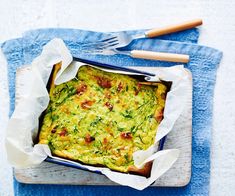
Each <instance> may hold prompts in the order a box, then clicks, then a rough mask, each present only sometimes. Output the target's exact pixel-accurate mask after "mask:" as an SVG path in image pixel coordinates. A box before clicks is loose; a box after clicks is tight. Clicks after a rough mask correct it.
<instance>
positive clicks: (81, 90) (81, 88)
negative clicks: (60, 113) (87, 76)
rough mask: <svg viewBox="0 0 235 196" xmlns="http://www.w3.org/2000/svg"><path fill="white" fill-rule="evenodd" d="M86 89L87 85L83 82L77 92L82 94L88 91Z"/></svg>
mask: <svg viewBox="0 0 235 196" xmlns="http://www.w3.org/2000/svg"><path fill="white" fill-rule="evenodd" d="M86 90H87V85H85V84H82V85H81V86H79V87H78V88H77V94H78V95H82V94H83V93H85V92H86Z"/></svg>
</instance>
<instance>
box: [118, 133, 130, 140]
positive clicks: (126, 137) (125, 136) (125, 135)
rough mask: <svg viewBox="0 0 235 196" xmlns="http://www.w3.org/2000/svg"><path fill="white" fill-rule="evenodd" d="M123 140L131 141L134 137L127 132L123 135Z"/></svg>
mask: <svg viewBox="0 0 235 196" xmlns="http://www.w3.org/2000/svg"><path fill="white" fill-rule="evenodd" d="M120 135H121V138H122V139H131V138H132V135H131V132H127V133H125V132H124V133H121V134H120Z"/></svg>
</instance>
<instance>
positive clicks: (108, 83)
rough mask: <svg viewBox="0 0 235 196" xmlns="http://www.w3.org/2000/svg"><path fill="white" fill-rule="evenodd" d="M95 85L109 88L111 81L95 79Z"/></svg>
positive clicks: (100, 78)
mask: <svg viewBox="0 0 235 196" xmlns="http://www.w3.org/2000/svg"><path fill="white" fill-rule="evenodd" d="M97 83H98V84H99V86H101V87H102V88H111V81H110V80H109V79H108V78H105V77H97Z"/></svg>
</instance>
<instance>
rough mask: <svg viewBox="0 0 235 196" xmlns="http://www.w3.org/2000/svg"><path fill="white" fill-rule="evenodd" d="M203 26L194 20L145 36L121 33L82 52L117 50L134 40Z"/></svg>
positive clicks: (84, 46)
mask: <svg viewBox="0 0 235 196" xmlns="http://www.w3.org/2000/svg"><path fill="white" fill-rule="evenodd" d="M201 24H202V20H201V19H194V20H190V21H186V22H183V23H180V24H176V25H170V26H167V27H163V28H155V29H152V30H149V31H146V32H145V33H144V34H136V35H128V34H126V33H125V32H119V33H115V34H113V36H111V37H109V38H105V39H103V40H99V41H97V42H95V43H87V44H83V46H82V50H84V51H86V50H91V49H97V50H99V49H101V50H104V49H116V48H121V47H124V46H127V45H129V44H130V43H131V42H132V41H133V40H135V39H140V38H153V37H157V36H160V35H165V34H169V33H175V32H179V31H182V30H186V29H191V28H193V27H196V26H199V25H201Z"/></svg>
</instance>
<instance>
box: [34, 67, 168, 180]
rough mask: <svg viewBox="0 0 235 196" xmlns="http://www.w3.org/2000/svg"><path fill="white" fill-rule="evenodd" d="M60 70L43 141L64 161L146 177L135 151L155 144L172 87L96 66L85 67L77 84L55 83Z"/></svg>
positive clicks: (52, 88) (46, 115)
mask: <svg viewBox="0 0 235 196" xmlns="http://www.w3.org/2000/svg"><path fill="white" fill-rule="evenodd" d="M59 67H60V65H59V64H57V65H56V66H55V69H54V72H53V77H52V81H51V86H50V89H49V95H50V103H49V105H48V108H47V109H46V111H45V112H44V116H43V120H42V125H41V128H40V133H39V143H40V144H48V146H49V147H50V149H51V152H52V154H53V155H56V156H58V157H63V158H67V159H70V160H75V161H79V162H82V163H84V164H88V165H98V166H105V167H108V168H110V169H112V170H116V171H120V172H125V173H128V172H131V171H133V172H136V173H138V171H140V172H139V173H140V175H141V174H142V173H143V172H141V169H138V168H136V167H135V166H134V161H133V153H134V152H135V151H138V150H146V149H148V148H149V147H150V146H151V145H152V144H154V140H155V136H156V131H157V128H158V125H159V123H160V122H161V120H162V118H163V110H164V105H165V99H166V94H167V87H166V86H165V85H164V84H163V83H160V82H159V83H157V85H156V86H149V85H141V84H140V83H139V81H138V80H137V79H134V78H133V77H130V76H128V75H122V74H116V73H108V72H105V71H102V70H99V69H96V68H93V67H91V66H82V67H81V68H80V69H79V71H78V73H77V76H76V77H75V78H74V79H72V80H71V81H68V82H66V83H63V84H60V85H54V78H55V75H56V73H57V72H58V70H59ZM147 165H148V171H147V173H148V175H149V172H150V170H151V165H149V164H147ZM147 165H146V166H147ZM143 175H147V174H143Z"/></svg>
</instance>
